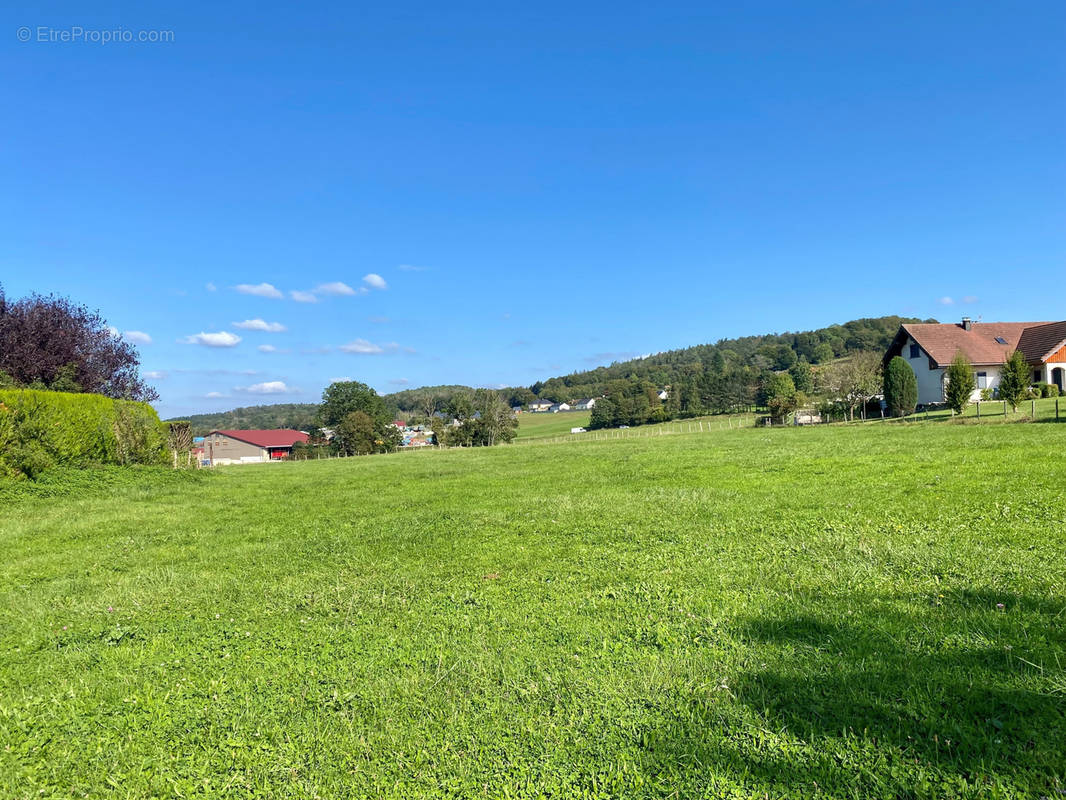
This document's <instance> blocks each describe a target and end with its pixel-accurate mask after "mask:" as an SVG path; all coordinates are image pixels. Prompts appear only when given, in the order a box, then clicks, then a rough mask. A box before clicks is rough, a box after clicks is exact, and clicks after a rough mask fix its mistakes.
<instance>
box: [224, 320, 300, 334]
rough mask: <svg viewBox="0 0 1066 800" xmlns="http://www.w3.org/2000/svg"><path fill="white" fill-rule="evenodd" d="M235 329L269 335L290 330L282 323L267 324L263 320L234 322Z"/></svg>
mask: <svg viewBox="0 0 1066 800" xmlns="http://www.w3.org/2000/svg"><path fill="white" fill-rule="evenodd" d="M233 327H234V328H240V329H241V330H242V331H266V332H267V333H282V332H284V331H286V330H288V329H287V328H286V327H285V326H284V325H282V324H281V323H280V322H267V321H266V320H262V319H258V318H256V319H246V320H245V321H244V322H234V323H233Z"/></svg>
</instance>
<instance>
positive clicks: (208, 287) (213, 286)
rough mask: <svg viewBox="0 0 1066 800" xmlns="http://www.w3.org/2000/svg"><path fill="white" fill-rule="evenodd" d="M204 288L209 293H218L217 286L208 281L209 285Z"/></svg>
mask: <svg viewBox="0 0 1066 800" xmlns="http://www.w3.org/2000/svg"><path fill="white" fill-rule="evenodd" d="M204 288H205V289H207V291H209V292H217V291H218V287H217V286H215V284H213V283H212V282H211V281H208V282H207V283H205V284H204Z"/></svg>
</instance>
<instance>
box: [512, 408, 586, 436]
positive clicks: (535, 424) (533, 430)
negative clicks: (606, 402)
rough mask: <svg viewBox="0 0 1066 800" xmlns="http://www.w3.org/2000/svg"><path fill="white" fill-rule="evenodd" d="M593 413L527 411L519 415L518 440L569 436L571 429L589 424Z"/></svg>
mask: <svg viewBox="0 0 1066 800" xmlns="http://www.w3.org/2000/svg"><path fill="white" fill-rule="evenodd" d="M590 416H592V412H591V411H561V412H559V413H558V414H550V413H543V412H542V413H537V414H533V413H530V412H528V411H525V412H523V413H521V414H519V415H518V437H517V438H518V439H543V438H544V437H548V436H561V435H564V434H567V435H568V434H569V433H570V429H571V428H584V427H585V426H586V425H588V424H589V417H590Z"/></svg>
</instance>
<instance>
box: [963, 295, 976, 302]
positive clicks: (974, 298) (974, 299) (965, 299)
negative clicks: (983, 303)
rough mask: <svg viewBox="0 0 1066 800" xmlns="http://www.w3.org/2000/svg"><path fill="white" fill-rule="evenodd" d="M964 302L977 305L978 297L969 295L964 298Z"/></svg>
mask: <svg viewBox="0 0 1066 800" xmlns="http://www.w3.org/2000/svg"><path fill="white" fill-rule="evenodd" d="M962 302H964V303H976V302H977V295H973V294H968V295H966V296H965V297H964V298H962Z"/></svg>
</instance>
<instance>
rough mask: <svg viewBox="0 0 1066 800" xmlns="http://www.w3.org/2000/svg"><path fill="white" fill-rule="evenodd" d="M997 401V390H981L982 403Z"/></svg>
mask: <svg viewBox="0 0 1066 800" xmlns="http://www.w3.org/2000/svg"><path fill="white" fill-rule="evenodd" d="M995 399H996V392H995V390H993V389H982V390H981V402H985V401H987V400H995Z"/></svg>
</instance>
